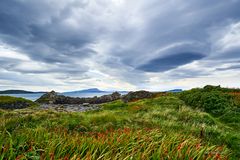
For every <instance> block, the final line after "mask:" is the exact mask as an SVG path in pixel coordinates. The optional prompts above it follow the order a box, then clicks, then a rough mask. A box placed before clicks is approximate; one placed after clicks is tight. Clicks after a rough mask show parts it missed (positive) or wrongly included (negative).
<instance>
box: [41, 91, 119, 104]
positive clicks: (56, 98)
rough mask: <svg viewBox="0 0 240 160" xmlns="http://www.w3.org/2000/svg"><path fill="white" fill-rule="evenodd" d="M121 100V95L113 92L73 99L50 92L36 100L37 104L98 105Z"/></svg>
mask: <svg viewBox="0 0 240 160" xmlns="http://www.w3.org/2000/svg"><path fill="white" fill-rule="evenodd" d="M120 98H121V94H119V93H118V92H114V93H112V94H110V95H103V96H100V97H97V96H95V97H93V98H78V97H77V98H74V97H68V96H63V95H58V94H57V93H56V92H54V91H51V92H49V93H46V94H44V95H42V96H41V97H40V98H39V99H37V100H36V102H37V103H41V104H100V103H106V102H111V101H115V100H118V99H120Z"/></svg>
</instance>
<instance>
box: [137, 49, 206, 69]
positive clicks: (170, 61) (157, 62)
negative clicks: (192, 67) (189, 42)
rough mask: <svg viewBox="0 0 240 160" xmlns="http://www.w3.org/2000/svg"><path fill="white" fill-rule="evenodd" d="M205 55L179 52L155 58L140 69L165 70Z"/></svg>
mask: <svg viewBox="0 0 240 160" xmlns="http://www.w3.org/2000/svg"><path fill="white" fill-rule="evenodd" d="M203 57H204V55H203V54H199V53H190V52H189V53H188V52H186V53H178V54H174V55H169V56H165V57H160V58H156V59H153V60H151V61H149V62H148V63H147V64H144V65H142V66H139V67H138V69H140V70H143V71H147V72H163V71H167V70H170V69H174V68H176V67H178V66H181V65H184V64H187V63H190V62H192V61H194V60H199V59H202V58H203Z"/></svg>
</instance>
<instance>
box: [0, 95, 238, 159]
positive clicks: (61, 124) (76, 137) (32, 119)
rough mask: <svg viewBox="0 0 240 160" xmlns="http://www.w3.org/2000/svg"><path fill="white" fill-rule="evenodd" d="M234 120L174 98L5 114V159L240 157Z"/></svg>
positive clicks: (0, 138)
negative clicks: (73, 110)
mask: <svg viewBox="0 0 240 160" xmlns="http://www.w3.org/2000/svg"><path fill="white" fill-rule="evenodd" d="M238 116H239V115H236V116H235V117H238ZM229 117H231V111H229V112H228V113H226V114H224V115H222V116H218V117H215V116H213V115H212V114H209V113H207V112H203V111H201V110H200V109H196V108H192V107H189V106H187V105H186V104H185V102H184V101H182V100H180V99H179V98H178V96H177V95H174V94H172V95H167V96H162V97H157V98H153V99H144V100H139V101H136V102H130V103H127V104H125V103H123V102H121V101H115V102H111V103H106V104H103V105H102V110H99V111H89V112H84V113H64V112H63V113H62V112H61V113H58V112H55V111H50V110H48V111H43V110H41V111H40V110H38V109H37V108H32V109H23V110H13V111H5V110H0V121H1V123H0V146H2V150H1V149H0V159H16V158H18V159H176V160H177V159H239V157H240V152H239V147H240V146H239V145H240V135H239V133H240V129H239V127H238V126H239V123H238V121H235V119H231V120H229ZM226 119H227V120H228V121H227V120H226Z"/></svg>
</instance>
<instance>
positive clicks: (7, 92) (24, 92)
mask: <svg viewBox="0 0 240 160" xmlns="http://www.w3.org/2000/svg"><path fill="white" fill-rule="evenodd" d="M32 93H46V92H32V91H25V90H4V91H0V94H32Z"/></svg>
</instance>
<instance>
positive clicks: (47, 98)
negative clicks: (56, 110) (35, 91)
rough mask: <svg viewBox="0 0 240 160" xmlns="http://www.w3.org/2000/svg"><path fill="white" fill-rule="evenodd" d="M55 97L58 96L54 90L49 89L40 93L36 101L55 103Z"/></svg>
mask: <svg viewBox="0 0 240 160" xmlns="http://www.w3.org/2000/svg"><path fill="white" fill-rule="evenodd" d="M57 98H58V95H57V93H56V92H55V91H51V92H48V93H45V94H44V95H42V96H41V97H40V98H39V99H37V100H36V102H37V103H43V104H55V103H56V101H57Z"/></svg>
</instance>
